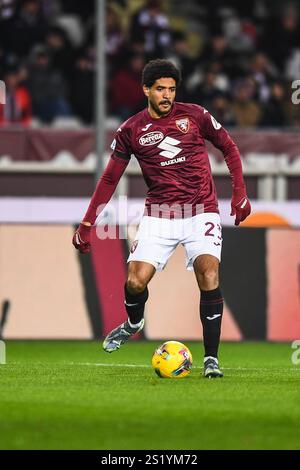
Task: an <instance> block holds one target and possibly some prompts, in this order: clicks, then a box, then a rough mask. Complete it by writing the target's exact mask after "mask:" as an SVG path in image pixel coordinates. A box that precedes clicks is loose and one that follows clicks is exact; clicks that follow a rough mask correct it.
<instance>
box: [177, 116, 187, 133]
mask: <svg viewBox="0 0 300 470" xmlns="http://www.w3.org/2000/svg"><path fill="white" fill-rule="evenodd" d="M176 126H177V129H179V130H180V131H181V132H183V133H184V134H186V133H187V132H188V131H189V128H190V120H189V118H183V119H177V121H176Z"/></svg>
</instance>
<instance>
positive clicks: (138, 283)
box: [126, 276, 147, 294]
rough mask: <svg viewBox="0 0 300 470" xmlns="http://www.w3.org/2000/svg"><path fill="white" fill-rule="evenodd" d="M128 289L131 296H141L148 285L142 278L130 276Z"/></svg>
mask: <svg viewBox="0 0 300 470" xmlns="http://www.w3.org/2000/svg"><path fill="white" fill-rule="evenodd" d="M126 285H127V289H128V290H129V292H130V293H131V294H139V293H140V292H143V290H145V289H146V287H147V284H146V283H145V282H144V281H143V280H142V279H140V278H138V277H136V276H130V277H129V278H128V279H127V283H126Z"/></svg>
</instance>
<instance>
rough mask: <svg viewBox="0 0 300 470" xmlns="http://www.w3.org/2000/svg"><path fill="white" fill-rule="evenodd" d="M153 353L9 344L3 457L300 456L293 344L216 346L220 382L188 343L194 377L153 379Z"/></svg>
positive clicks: (1, 400)
mask: <svg viewBox="0 0 300 470" xmlns="http://www.w3.org/2000/svg"><path fill="white" fill-rule="evenodd" d="M158 344H159V342H137V341H131V342H129V343H128V344H126V345H124V346H123V347H122V349H121V350H120V351H118V352H116V353H113V354H107V353H104V352H103V351H102V349H101V346H100V345H99V343H95V342H76V341H71V342H59V341H57V342H56V341H54V342H51V341H36V342H34V341H32V342H18V341H15V342H14V341H12V342H7V364H6V365H0V436H1V438H0V449H106V450H108V449H112V450H113V449H134V450H137V449H145V450H148V449H159V450H163V449H166V450H171V449H300V437H299V423H300V405H299V403H300V402H299V390H300V365H299V366H296V365H293V364H292V362H291V354H292V352H293V350H292V349H291V345H290V344H268V343H237V344H232V343H225V344H222V347H221V355H220V359H221V361H220V362H221V365H222V367H223V369H224V373H225V376H224V378H222V379H216V380H208V379H204V378H203V377H202V375H201V374H202V370H201V365H202V345H201V344H200V343H191V342H187V343H186V344H187V346H189V348H190V349H191V351H192V354H193V357H194V365H193V370H192V373H191V375H190V376H189V377H188V378H185V379H181V380H172V379H160V378H158V377H156V375H155V374H154V372H153V370H152V369H151V367H150V361H151V356H152V352H153V350H154V349H155V347H157V346H158Z"/></svg>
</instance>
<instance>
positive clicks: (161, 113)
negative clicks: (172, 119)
mask: <svg viewBox="0 0 300 470" xmlns="http://www.w3.org/2000/svg"><path fill="white" fill-rule="evenodd" d="M149 103H150V106H151V108H152V109H153V110H154V111H155V112H156V114H157V115H158V116H165V115H167V114H169V112H170V111H171V107H172V103H171V101H168V100H164V101H161V102H160V103H159V104H164V103H168V104H170V109H168V110H167V111H162V110H161V109H160V108H159V106H158V105H156V104H155V103H154V102H153V101H151V100H150V99H149Z"/></svg>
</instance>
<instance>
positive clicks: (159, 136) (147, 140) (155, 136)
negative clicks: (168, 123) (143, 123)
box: [139, 131, 164, 145]
mask: <svg viewBox="0 0 300 470" xmlns="http://www.w3.org/2000/svg"><path fill="white" fill-rule="evenodd" d="M163 138H164V135H163V133H162V132H160V131H153V132H148V133H147V134H144V135H142V136H141V137H140V138H139V143H140V145H154V144H157V143H158V142H161V141H162V140H163Z"/></svg>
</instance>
